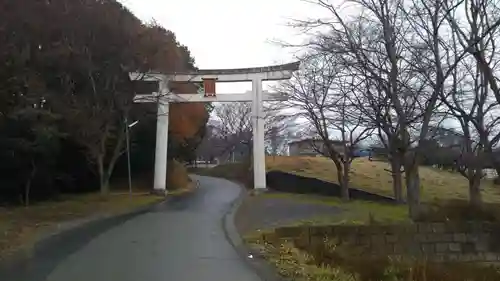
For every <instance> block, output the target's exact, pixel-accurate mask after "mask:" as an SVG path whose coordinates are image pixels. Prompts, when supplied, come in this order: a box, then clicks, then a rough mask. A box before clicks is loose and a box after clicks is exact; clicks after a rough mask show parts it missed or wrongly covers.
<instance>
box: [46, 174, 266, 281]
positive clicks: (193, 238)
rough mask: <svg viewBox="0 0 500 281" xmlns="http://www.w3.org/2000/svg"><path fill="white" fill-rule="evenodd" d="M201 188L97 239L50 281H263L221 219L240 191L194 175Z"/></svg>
mask: <svg viewBox="0 0 500 281" xmlns="http://www.w3.org/2000/svg"><path fill="white" fill-rule="evenodd" d="M196 178H197V179H198V180H200V183H201V184H200V189H199V190H198V191H196V192H195V193H194V194H191V195H189V196H188V197H186V198H180V199H179V200H174V201H171V202H168V204H162V205H160V206H158V207H156V208H155V209H154V210H152V211H150V212H147V213H145V214H142V215H139V216H137V217H134V218H132V219H130V220H128V221H126V222H125V223H123V224H121V225H118V226H116V227H113V228H111V229H110V230H108V231H106V232H104V233H102V234H100V235H98V236H97V237H95V238H94V239H93V240H91V241H90V242H89V243H88V244H86V245H85V246H84V247H83V248H81V249H79V250H77V251H76V252H74V253H73V254H71V255H69V256H68V257H67V258H65V259H64V261H62V262H60V263H59V264H58V265H57V266H56V268H55V269H54V270H53V271H52V272H51V273H50V274H49V276H48V278H47V281H68V280H71V281H89V280H92V281H114V280H116V281H155V280H162V281H201V280H203V281H212V280H213V281H225V280H227V281H235V280H238V281H254V280H260V279H259V278H258V277H257V275H256V274H255V273H254V271H253V270H252V269H251V268H250V267H249V266H248V265H247V264H246V262H245V261H243V260H242V259H241V258H240V256H239V255H238V254H237V253H236V251H235V250H234V249H233V247H232V246H231V245H230V243H229V242H228V241H227V240H226V237H225V234H224V231H223V227H222V220H223V216H224V214H225V212H226V211H227V210H228V208H229V207H230V205H231V203H232V202H233V201H234V200H235V199H236V198H237V196H238V194H239V192H240V189H239V187H237V186H236V185H235V184H233V183H231V182H228V181H226V180H222V179H214V178H207V177H196Z"/></svg>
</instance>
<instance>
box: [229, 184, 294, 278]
mask: <svg viewBox="0 0 500 281" xmlns="http://www.w3.org/2000/svg"><path fill="white" fill-rule="evenodd" d="M228 181H229V180H228ZM229 182H231V183H232V184H235V185H237V186H238V188H239V189H240V192H239V194H238V197H236V199H235V200H234V201H233V202H231V204H230V206H229V208H228V209H227V210H226V212H225V213H224V215H223V217H222V228H223V230H224V235H225V236H226V239H227V240H228V242H229V244H231V246H232V247H233V248H234V250H235V251H236V253H237V254H238V255H239V256H240V258H241V259H242V260H243V261H244V262H245V264H246V265H247V266H249V267H250V268H251V269H252V270H253V271H254V272H255V273H256V274H257V275H258V276H259V278H260V279H262V280H263V281H284V280H285V279H284V278H283V277H281V276H280V275H278V273H277V272H276V269H275V268H274V267H273V266H272V265H271V264H269V263H268V262H267V261H266V260H265V259H264V258H263V257H262V256H261V255H260V253H257V252H255V251H254V250H253V249H251V248H250V247H248V246H247V245H246V244H245V243H243V239H242V237H241V235H240V234H239V232H238V230H237V229H236V225H235V224H234V218H235V215H236V212H237V211H238V209H239V207H240V206H241V204H242V202H243V200H245V198H246V196H248V194H246V189H245V188H244V187H243V186H241V184H239V183H236V182H233V181H229ZM250 255H251V256H252V257H251V258H250V257H249V256H250Z"/></svg>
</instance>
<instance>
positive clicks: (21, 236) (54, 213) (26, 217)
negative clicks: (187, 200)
mask: <svg viewBox="0 0 500 281" xmlns="http://www.w3.org/2000/svg"><path fill="white" fill-rule="evenodd" d="M162 199H163V197H160V196H155V195H151V194H149V193H144V192H141V193H133V194H132V196H130V195H129V194H128V193H126V192H121V193H112V194H110V195H109V196H106V197H104V196H101V195H100V194H99V193H92V194H85V195H73V196H64V197H61V198H60V199H59V200H57V201H48V202H43V203H39V204H34V205H32V206H29V207H9V208H2V207H0V260H2V259H4V258H7V257H9V256H10V255H11V254H12V253H14V252H15V251H16V250H20V249H23V250H26V251H27V252H29V249H30V247H31V246H33V243H34V242H36V240H37V239H38V237H40V235H43V234H46V233H50V232H51V231H53V230H55V229H56V228H57V225H58V224H59V223H63V222H67V221H71V220H76V219H83V218H88V217H92V216H98V215H106V214H119V213H124V212H126V211H128V210H131V209H135V208H138V207H140V206H144V205H148V204H152V203H154V202H158V201H160V200H162Z"/></svg>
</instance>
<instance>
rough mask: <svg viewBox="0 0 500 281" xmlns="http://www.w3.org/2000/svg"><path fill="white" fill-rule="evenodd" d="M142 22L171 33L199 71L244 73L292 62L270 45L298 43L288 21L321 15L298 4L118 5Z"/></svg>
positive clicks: (296, 0)
mask: <svg viewBox="0 0 500 281" xmlns="http://www.w3.org/2000/svg"><path fill="white" fill-rule="evenodd" d="M120 1H121V2H122V3H123V4H124V5H125V6H126V7H128V8H129V9H130V10H131V11H132V12H133V13H134V14H135V15H136V16H137V17H139V18H140V19H141V20H143V21H146V22H148V21H151V20H153V19H154V20H155V21H156V22H157V23H159V24H160V25H162V26H164V27H165V28H166V29H169V30H171V31H173V32H175V34H176V36H177V39H178V41H179V42H180V43H182V44H184V45H186V46H187V47H188V48H189V49H190V51H191V53H192V55H193V57H194V58H195V61H196V65H197V66H198V67H199V68H242V67H256V66H266V65H273V64H281V63H287V62H291V61H293V52H292V50H287V49H284V48H282V47H280V46H279V45H278V44H276V43H273V42H272V41H275V40H285V41H287V42H297V40H300V37H298V36H297V35H298V34H299V33H298V31H297V30H294V29H292V28H291V27H289V26H286V25H287V23H288V22H290V20H291V19H304V18H308V17H312V16H313V15H315V14H317V13H318V12H320V11H321V10H319V9H318V7H315V6H314V5H311V4H309V3H305V2H303V1H301V0H253V1H248V0H246V1H245V0H239V1H235V0H120ZM217 87H218V91H220V92H234V91H236V92H241V91H245V90H250V89H251V86H250V83H246V85H241V84H240V85H234V84H233V85H228V84H227V83H226V84H225V85H217Z"/></svg>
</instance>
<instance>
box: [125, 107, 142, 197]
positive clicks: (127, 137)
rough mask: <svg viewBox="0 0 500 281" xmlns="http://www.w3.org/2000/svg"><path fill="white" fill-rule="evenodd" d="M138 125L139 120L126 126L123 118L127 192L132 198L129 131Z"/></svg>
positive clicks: (126, 122) (126, 121) (126, 123)
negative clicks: (125, 144)
mask: <svg viewBox="0 0 500 281" xmlns="http://www.w3.org/2000/svg"><path fill="white" fill-rule="evenodd" d="M137 123H139V120H137V121H135V122H132V124H130V125H129V124H128V120H127V117H125V125H126V126H125V137H126V141H127V165H128V192H129V195H130V196H132V173H131V169H130V137H129V129H130V128H132V127H134V126H135V125H137Z"/></svg>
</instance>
